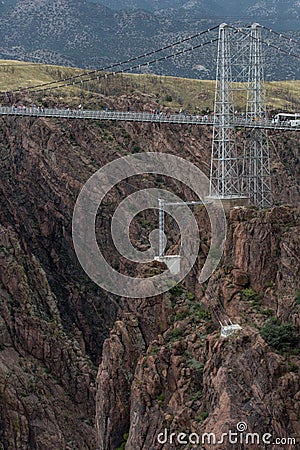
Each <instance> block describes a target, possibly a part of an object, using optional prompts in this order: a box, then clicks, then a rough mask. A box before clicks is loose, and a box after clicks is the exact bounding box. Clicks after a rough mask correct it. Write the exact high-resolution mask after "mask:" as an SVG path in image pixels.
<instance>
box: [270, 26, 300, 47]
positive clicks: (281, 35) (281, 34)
mask: <svg viewBox="0 0 300 450" xmlns="http://www.w3.org/2000/svg"><path fill="white" fill-rule="evenodd" d="M261 27H262V28H264V29H265V30H267V31H269V32H270V33H273V34H276V36H279V37H281V38H283V39H286V40H287V41H289V42H293V43H294V44H297V45H300V41H297V40H296V39H294V38H291V37H289V36H286V35H285V34H283V33H280V32H278V31H275V30H272V28H268V27H265V26H264V25H261Z"/></svg>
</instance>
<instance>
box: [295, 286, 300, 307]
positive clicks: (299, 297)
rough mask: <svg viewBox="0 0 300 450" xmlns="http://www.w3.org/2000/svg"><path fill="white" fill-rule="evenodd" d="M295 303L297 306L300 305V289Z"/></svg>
mask: <svg viewBox="0 0 300 450" xmlns="http://www.w3.org/2000/svg"><path fill="white" fill-rule="evenodd" d="M295 302H296V304H297V305H300V289H298V290H297V291H296V295H295Z"/></svg>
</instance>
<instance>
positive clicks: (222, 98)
mask: <svg viewBox="0 0 300 450" xmlns="http://www.w3.org/2000/svg"><path fill="white" fill-rule="evenodd" d="M263 75H264V74H263V63H262V43H261V27H260V26H259V25H258V24H253V25H252V26H251V28H240V29H237V28H233V27H230V26H229V25H227V24H221V25H220V27H219V43H218V55H217V73H216V92H215V107H214V127H213V142H212V155H211V171H210V194H209V195H210V197H214V196H217V197H219V198H221V199H233V198H235V199H236V198H241V199H242V198H243V199H245V198H248V199H249V201H250V202H251V203H254V204H255V205H257V206H259V207H268V206H271V183H270V162H269V147H268V135H267V132H266V131H265V130H263V129H262V128H255V127H253V129H250V131H245V133H246V134H245V140H244V141H245V143H244V153H243V151H241V152H240V155H238V152H237V144H236V126H235V107H234V92H235V91H240V92H241V91H247V104H246V113H245V116H244V117H245V120H246V121H247V122H248V121H250V122H251V121H253V122H254V121H255V120H257V119H258V120H264V119H265V118H266V105H265V96H264V76H263ZM243 203H244V202H243Z"/></svg>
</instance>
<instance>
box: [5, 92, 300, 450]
mask: <svg viewBox="0 0 300 450" xmlns="http://www.w3.org/2000/svg"><path fill="white" fill-rule="evenodd" d="M118 101H120V100H116V99H113V98H111V99H109V100H108V102H109V104H110V106H111V107H114V106H115V108H116V109H117V108H118V106H119V105H118V104H117V102H118ZM0 123H1V127H0V143H1V144H0V145H1V179H0V190H1V195H0V205H1V207H0V305H1V327H0V330H1V333H0V392H1V402H0V448H2V449H3V450H4V449H5V450H6V449H10V450H14V449H16V450H25V449H26V450H27V449H30V450H32V449H41V450H46V449H47V450H52V449H53V450H58V449H69V450H71V449H72V450H74V449H80V450H85V449H93V450H96V449H98V450H100V449H101V450H112V449H117V448H119V449H124V448H126V450H139V449H143V450H150V449H151V450H152V449H164V450H168V449H173V448H177V447H178V448H186V449H187V448H191V445H190V444H188V443H187V444H186V445H179V444H178V443H174V442H173V443H170V442H165V443H163V444H161V443H159V442H158V439H157V437H158V435H159V433H163V432H164V430H165V429H167V430H168V432H169V433H172V432H174V433H175V434H176V433H179V432H185V433H191V432H194V433H198V434H199V435H202V434H203V433H215V434H216V436H220V435H221V434H222V433H223V432H227V431H228V430H229V429H231V430H233V431H234V430H236V426H237V424H238V423H239V422H245V423H246V424H247V426H248V430H249V431H251V432H256V433H260V434H261V435H262V434H264V433H270V434H272V436H273V438H275V437H281V438H284V437H295V438H298V439H299V435H300V425H299V424H300V422H299V417H300V383H299V370H300V362H299V339H295V336H298V334H299V328H300V319H299V308H300V286H299V270H300V264H299V254H300V253H299V229H300V225H299V198H300V191H299V146H300V144H299V137H298V135H297V133H296V132H286V133H285V134H280V133H278V132H276V131H275V132H271V133H270V151H271V173H272V185H273V196H274V206H273V207H272V208H270V209H267V210H257V208H255V207H246V208H234V209H232V210H231V211H230V213H229V215H228V218H227V227H228V229H227V238H226V245H225V252H224V256H223V258H222V261H221V263H220V265H219V266H218V268H217V270H216V271H215V273H214V274H213V275H212V277H211V278H210V279H209V280H208V281H207V282H205V283H204V284H200V283H199V282H198V276H199V273H200V271H201V267H202V265H203V262H204V261H205V258H206V256H207V253H208V250H209V242H210V230H209V223H208V218H207V215H206V212H205V209H203V208H198V209H197V210H195V217H196V220H197V222H198V224H199V230H200V235H201V252H200V253H199V256H198V259H197V261H196V264H195V266H194V267H193V270H192V271H191V272H190V273H189V275H188V276H187V277H186V279H185V280H184V281H183V282H182V283H181V284H180V285H178V286H175V287H173V288H172V289H171V290H170V291H168V292H167V293H165V294H161V295H159V296H156V297H153V298H147V297H145V298H140V299H127V298H122V297H118V296H116V295H113V294H110V293H109V292H106V291H104V290H102V289H101V288H99V287H98V286H97V285H96V284H94V283H93V282H92V281H91V280H90V279H89V278H88V277H87V275H86V274H85V273H84V271H83V270H82V268H81V267H80V264H79V262H78V260H77V258H76V255H75V252H74V248H73V244H72V213H73V208H74V204H75V201H76V198H77V196H78V194H79V192H80V189H81V187H82V186H83V184H84V183H85V181H86V180H87V179H88V178H89V177H90V176H91V175H92V174H93V173H94V172H95V171H96V170H97V169H99V168H100V167H102V166H104V165H105V164H107V163H108V162H110V161H113V160H114V159H117V158H119V157H121V156H125V155H128V154H131V153H139V152H143V151H152V152H166V153H170V154H174V155H179V156H182V157H183V158H185V159H187V160H188V161H190V162H192V163H194V164H195V165H197V166H198V167H199V168H200V169H201V170H203V172H204V173H206V174H207V175H208V173H209V160H210V151H211V128H210V127H208V126H202V127H191V126H188V125H164V124H139V123H117V122H115V123H114V122H106V123H99V122H96V121H80V120H78V119H74V120H71V119H69V120H68V119H63V120H57V119H46V118H22V117H21V118H20V117H8V118H1V119H0ZM241 139H242V136H241ZM167 181H168V180H167V179H164V180H163V184H167ZM152 182H153V180H144V179H142V178H138V179H137V180H136V181H135V185H136V188H138V189H141V188H144V187H145V185H146V186H147V183H149V185H151V183H152ZM171 186H172V188H173V189H174V191H175V193H180V192H181V186H180V185H179V184H177V183H176V182H172V183H171ZM132 190H133V187H132V185H130V184H128V183H126V182H124V183H122V184H121V185H120V187H119V189H115V190H114V191H113V192H112V193H111V194H110V196H109V197H108V199H107V202H106V204H105V214H104V215H103V216H102V223H101V227H102V231H101V233H102V239H103V242H104V243H105V246H106V251H107V253H108V254H109V255H110V257H111V259H112V260H113V263H114V265H115V266H116V267H117V268H120V267H121V265H122V261H121V260H119V259H118V255H117V254H115V253H114V247H113V242H112V240H111V238H110V236H109V220H110V217H111V216H112V214H113V211H114V209H115V208H116V206H117V205H118V204H119V203H120V201H121V200H122V198H124V197H126V196H127V195H128V194H129V193H131V192H132ZM186 195H187V196H188V195H189V193H188V192H187V193H186ZM149 218H150V219H151V220H152V218H153V216H151V215H150V216H149V217H146V219H149ZM172 233H174V231H172V230H171V229H170V234H171V235H172ZM132 234H133V237H134V240H135V243H136V245H137V246H139V245H140V246H141V247H142V246H143V245H145V244H147V242H148V241H147V236H148V234H149V224H148V223H147V221H146V220H145V217H144V218H143V220H136V221H135V223H134V224H133V228H132ZM173 238H174V245H176V236H175V234H174V236H173ZM162 269H163V267H162V266H161V265H160V264H159V263H157V262H153V263H151V264H150V265H149V267H148V268H147V269H146V271H149V273H150V271H152V272H153V273H155V272H156V271H159V270H162ZM137 270H138V269H137ZM152 272H151V273H152ZM229 319H231V320H232V321H233V322H234V323H238V324H239V325H240V326H241V328H242V329H241V331H240V332H238V333H236V334H234V335H232V336H231V337H229V338H227V339H224V338H222V337H221V336H220V323H219V321H221V322H222V323H225V321H226V320H229ZM284 326H286V329H287V330H289V332H288V333H284V332H283V331H284ZM276 332H278V333H279V335H280V336H281V339H280V342H281V344H282V345H280V344H278V340H276V339H275V338H276V336H277V335H276ZM272 333H273V334H272ZM280 333H281V334H280ZM243 445H244V444H237V445H236V446H235V447H234V448H236V449H243V448H245V447H244V446H243ZM297 445H299V444H297ZM192 448H193V447H192ZM197 448H200V447H197ZM203 448H208V447H207V446H205V445H203ZM214 448H216V449H219V450H221V449H222V450H227V449H230V448H232V444H230V443H222V444H219V445H217V444H216V445H215V446H214ZM255 448H257V449H260V448H265V447H264V446H263V445H257V446H256V447H255ZM269 448H271V449H272V448H274V449H275V448H276V449H280V448H282V449H283V448H284V449H292V448H297V447H295V446H292V445H290V446H289V445H282V446H280V445H276V446H275V445H270V446H269Z"/></svg>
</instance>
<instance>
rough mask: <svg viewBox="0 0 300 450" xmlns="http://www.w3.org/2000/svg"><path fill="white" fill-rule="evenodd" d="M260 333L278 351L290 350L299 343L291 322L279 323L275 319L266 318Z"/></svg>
mask: <svg viewBox="0 0 300 450" xmlns="http://www.w3.org/2000/svg"><path fill="white" fill-rule="evenodd" d="M260 335H261V336H262V337H263V338H264V340H265V341H266V342H267V343H268V344H269V345H271V346H272V347H274V348H275V349H276V350H278V351H287V350H291V349H293V348H295V347H296V346H297V345H298V343H299V337H298V332H297V328H296V327H295V326H294V325H293V324H292V323H279V322H278V321H277V320H276V319H271V320H268V321H267V322H266V323H265V324H264V326H263V327H262V328H261V330H260Z"/></svg>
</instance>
